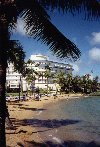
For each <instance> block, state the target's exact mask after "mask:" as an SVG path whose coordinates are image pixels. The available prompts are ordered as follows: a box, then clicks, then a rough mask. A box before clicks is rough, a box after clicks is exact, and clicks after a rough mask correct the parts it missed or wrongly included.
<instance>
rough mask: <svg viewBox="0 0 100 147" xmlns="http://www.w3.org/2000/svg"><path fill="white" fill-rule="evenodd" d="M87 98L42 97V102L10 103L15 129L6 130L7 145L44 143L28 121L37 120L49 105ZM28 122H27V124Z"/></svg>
mask: <svg viewBox="0 0 100 147" xmlns="http://www.w3.org/2000/svg"><path fill="white" fill-rule="evenodd" d="M80 98H85V97H84V95H82V94H69V95H68V94H63V95H57V97H54V96H49V97H47V96H45V97H42V98H41V100H40V101H35V100H32V101H22V102H9V103H8V110H9V113H10V118H11V121H12V123H13V125H14V127H15V129H14V130H6V138H7V145H8V146H10V147H13V146H20V145H18V144H25V142H26V141H32V140H33V139H34V141H35V142H43V140H41V137H40V136H39V133H38V132H37V130H36V128H34V127H32V126H30V125H28V124H27V123H26V122H27V121H26V120H31V119H32V118H35V116H36V115H38V114H39V113H41V111H42V110H45V107H46V106H48V105H49V104H52V103H56V102H57V101H61V100H71V99H80ZM25 121H26V122H25Z"/></svg>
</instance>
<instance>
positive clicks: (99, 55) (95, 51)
mask: <svg viewBox="0 0 100 147" xmlns="http://www.w3.org/2000/svg"><path fill="white" fill-rule="evenodd" d="M89 56H90V58H91V59H92V60H94V61H97V62H98V61H99V62H100V48H97V47H94V48H92V49H91V50H89Z"/></svg>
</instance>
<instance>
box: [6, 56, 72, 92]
mask: <svg viewBox="0 0 100 147" xmlns="http://www.w3.org/2000/svg"><path fill="white" fill-rule="evenodd" d="M30 59H31V60H32V61H33V62H32V63H30V64H27V68H30V69H34V70H35V71H37V73H41V76H39V75H35V77H36V79H35V81H34V86H35V87H39V88H46V87H47V78H46V77H45V76H44V73H45V71H46V66H49V67H50V72H51V73H52V74H54V75H55V74H57V73H59V72H60V71H61V72H64V73H65V74H70V73H72V71H73V69H72V66H71V65H69V64H64V63H58V62H53V61H50V60H49V59H48V57H47V56H44V55H40V54H39V55H31V57H30ZM6 81H7V86H8V87H9V88H16V89H18V88H19V84H20V82H21V85H22V88H23V91H26V90H27V89H29V88H30V85H28V83H27V81H26V79H25V78H23V77H22V75H21V74H19V73H18V72H17V71H14V66H13V64H12V63H8V68H7V77H6ZM48 86H49V87H51V89H53V90H55V89H56V86H55V84H54V83H53V81H52V77H50V78H48Z"/></svg>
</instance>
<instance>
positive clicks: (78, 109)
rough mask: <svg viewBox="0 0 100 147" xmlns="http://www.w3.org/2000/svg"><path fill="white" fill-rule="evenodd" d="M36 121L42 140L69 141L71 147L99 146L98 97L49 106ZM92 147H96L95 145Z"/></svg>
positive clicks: (66, 101)
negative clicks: (71, 143)
mask: <svg viewBox="0 0 100 147" xmlns="http://www.w3.org/2000/svg"><path fill="white" fill-rule="evenodd" d="M37 119H38V120H40V122H41V124H40V126H41V130H42V131H43V132H42V131H40V130H39V131H40V132H42V133H40V135H42V137H43V139H44V140H50V141H51V142H52V141H55V142H60V143H62V142H64V141H66V142H68V141H71V142H74V145H72V146H73V147H74V146H75V147H78V146H79V147H81V146H80V145H79V144H81V145H82V147H85V146H87V143H88V144H89V143H91V142H92V143H94V142H96V143H97V144H99V145H100V97H88V98H81V99H73V100H62V101H60V102H57V103H54V104H50V105H48V106H47V107H46V110H45V111H42V113H41V114H40V115H39V116H38V117H37ZM39 129H40V128H39ZM45 130H47V131H45ZM76 143H77V145H76ZM65 146H66V145H65ZM93 146H96V145H95V143H94V145H93ZM68 147H69V146H68Z"/></svg>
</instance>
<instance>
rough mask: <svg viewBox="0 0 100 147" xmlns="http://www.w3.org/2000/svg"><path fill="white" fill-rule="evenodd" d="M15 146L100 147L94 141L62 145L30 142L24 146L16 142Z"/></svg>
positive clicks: (47, 142)
mask: <svg viewBox="0 0 100 147" xmlns="http://www.w3.org/2000/svg"><path fill="white" fill-rule="evenodd" d="M17 144H18V145H19V146H20V147H100V145H99V144H98V143H96V142H95V141H92V142H89V143H87V142H81V141H64V142H63V143H62V144H56V143H53V142H50V141H46V142H44V143H38V142H34V141H30V142H25V144H22V143H20V142H18V143H17Z"/></svg>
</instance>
